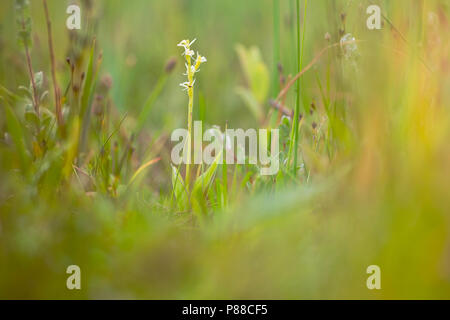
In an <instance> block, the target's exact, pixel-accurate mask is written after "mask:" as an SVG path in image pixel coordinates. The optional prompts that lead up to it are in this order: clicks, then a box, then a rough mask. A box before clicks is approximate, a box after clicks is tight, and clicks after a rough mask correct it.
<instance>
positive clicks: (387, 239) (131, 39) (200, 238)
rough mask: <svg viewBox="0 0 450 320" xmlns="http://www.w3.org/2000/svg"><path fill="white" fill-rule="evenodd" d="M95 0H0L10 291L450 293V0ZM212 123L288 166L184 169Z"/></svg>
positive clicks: (2, 260) (2, 172) (2, 278)
mask: <svg viewBox="0 0 450 320" xmlns="http://www.w3.org/2000/svg"><path fill="white" fill-rule="evenodd" d="M73 2H74V3H77V4H78V5H80V7H81V13H82V25H81V30H67V28H66V24H65V21H66V19H67V14H66V7H67V5H68V3H67V2H66V1H57V0H43V1H41V0H32V1H26V0H17V1H13V0H3V1H2V4H1V7H0V298H23V299H28V298H41V299H46V298H56V299H62V298H67V299H76V298H81V299H88V298H91V299H92V298H125V299H127V298H150V299H159V298H164V299H189V298H191V299H197V298H203V299H210V298H211V299H214V298H218V299H224V298H231V299H246V298H254V299H264V298H285V299H298V298H362V299H381V298H414V299H417V298H425V299H428V298H450V43H449V42H448V34H449V32H450V4H449V2H448V1H446V0H426V1H424V0H417V1H410V0H395V1H387V0H385V1H383V0H373V1H365V0H315V1H305V0H246V1H225V0H224V1H218V0H217V1H216V0H215V1H207V0H192V1H187V0H166V1H148V0H133V1H126V2H125V1H119V0H108V1H91V0H82V1H78V2H77V1H73ZM71 3H72V1H71ZM371 4H377V5H379V6H380V7H381V8H382V29H381V30H369V29H368V28H367V27H366V19H367V17H368V16H367V13H366V8H367V7H368V6H369V5H371ZM194 38H196V39H197V40H196V42H195V44H193V43H192V40H193V39H194ZM183 39H190V40H191V42H180V41H182V40H183ZM185 41H186V40H185ZM177 44H179V46H178V47H177ZM191 45H193V46H194V47H195V48H194V49H193V48H191V47H190V46H191ZM180 47H181V48H180ZM188 50H195V53H193V54H192V55H190V53H189V51H188ZM197 50H198V51H199V52H201V53H202V54H205V56H206V57H207V61H206V58H204V56H202V55H199V54H198V53H197ZM182 52H184V56H182V55H181V53H182ZM186 53H188V54H187V55H186ZM191 59H192V61H191ZM185 63H186V65H187V67H186V66H185ZM200 64H201V72H198V73H197V71H198V70H199V69H200ZM192 67H194V68H193V69H192ZM184 72H186V73H187V75H183V73H184ZM194 75H195V79H196V80H195V83H194V80H193V78H194ZM186 76H187V80H186ZM180 83H182V84H183V88H184V89H186V91H187V94H186V92H183V90H182V89H183V88H180V86H179V84H180ZM196 120H198V121H202V122H203V125H204V126H205V128H211V127H213V126H219V127H220V128H221V129H222V130H225V128H246V129H247V128H263V129H274V128H275V129H279V130H280V153H279V159H280V169H279V171H278V173H277V174H276V175H273V176H264V175H261V174H260V167H259V166H258V165H253V164H249V163H247V164H233V165H227V164H223V163H220V162H219V161H214V162H213V163H212V164H211V165H210V166H205V165H195V164H191V165H180V166H175V165H173V164H172V162H171V149H172V147H173V143H172V142H171V140H170V136H171V132H172V131H173V130H175V129H177V128H189V129H191V128H192V123H193V121H196ZM190 139H191V137H189V140H190ZM69 265H78V266H80V268H81V272H82V290H73V291H70V290H67V288H66V278H67V274H66V268H67V266H69ZM370 265H378V266H380V268H381V274H382V280H381V281H382V282H381V283H382V290H368V289H367V287H366V279H367V277H368V275H367V274H366V268H367V267H368V266H370Z"/></svg>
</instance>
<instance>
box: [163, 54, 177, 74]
mask: <svg viewBox="0 0 450 320" xmlns="http://www.w3.org/2000/svg"><path fill="white" fill-rule="evenodd" d="M176 65H177V60H176V59H175V58H174V57H172V58H170V59H169V61H167V63H166V66H165V68H164V71H165V72H166V73H168V74H169V73H171V72H172V71H173V69H175V66H176Z"/></svg>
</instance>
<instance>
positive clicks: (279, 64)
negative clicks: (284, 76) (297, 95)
mask: <svg viewBox="0 0 450 320" xmlns="http://www.w3.org/2000/svg"><path fill="white" fill-rule="evenodd" d="M277 68H278V72H279V73H283V65H282V64H281V62H278V64H277Z"/></svg>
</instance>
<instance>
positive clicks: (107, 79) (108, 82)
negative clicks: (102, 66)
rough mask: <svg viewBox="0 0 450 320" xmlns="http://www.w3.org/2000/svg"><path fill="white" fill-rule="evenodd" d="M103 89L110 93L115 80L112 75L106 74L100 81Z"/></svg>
mask: <svg viewBox="0 0 450 320" xmlns="http://www.w3.org/2000/svg"><path fill="white" fill-rule="evenodd" d="M100 85H101V88H102V89H104V90H105V91H109V89H111V87H112V85H113V79H112V77H111V75H110V74H105V75H104V76H103V77H102V78H101V80H100Z"/></svg>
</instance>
